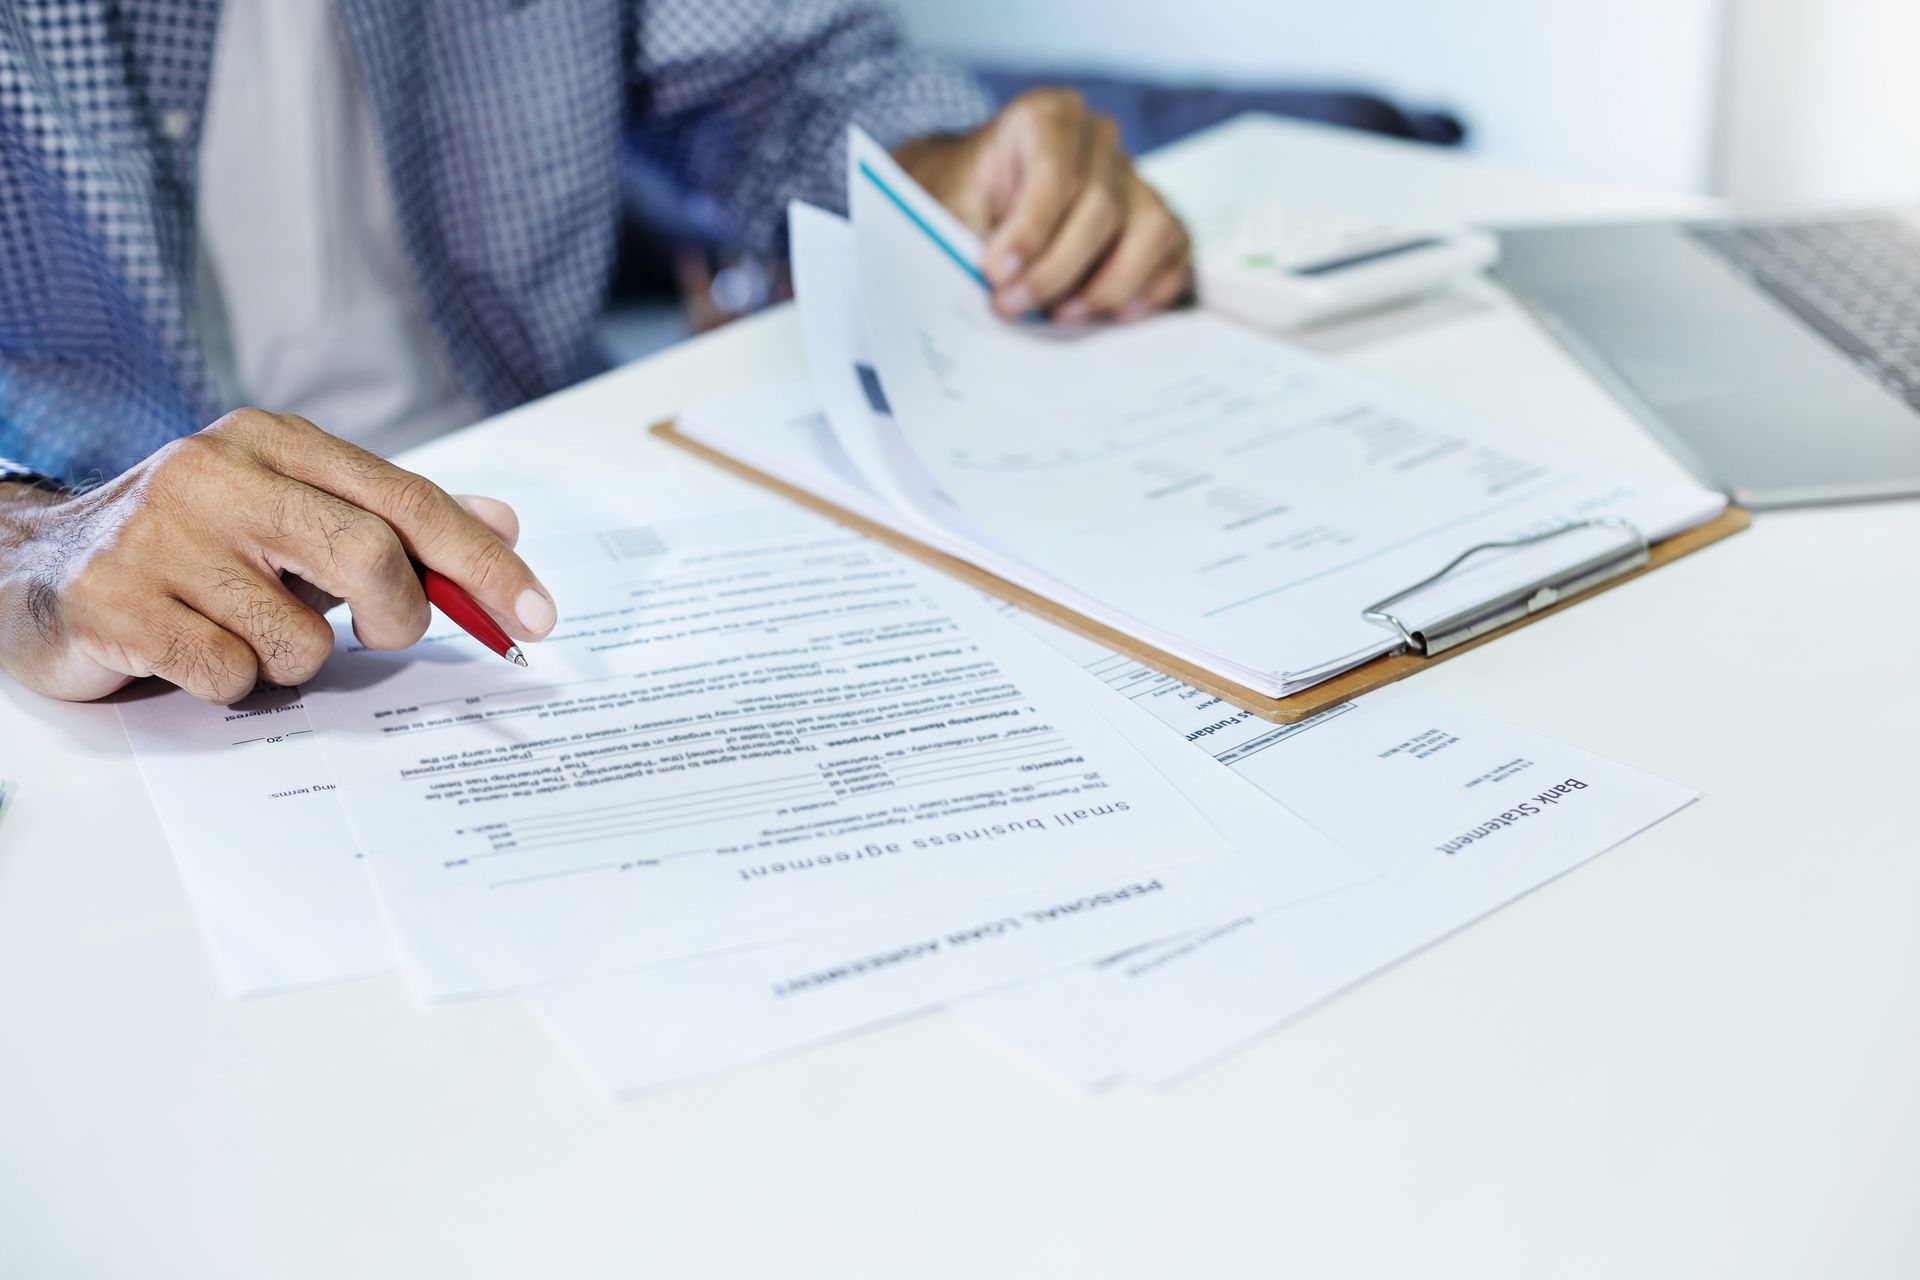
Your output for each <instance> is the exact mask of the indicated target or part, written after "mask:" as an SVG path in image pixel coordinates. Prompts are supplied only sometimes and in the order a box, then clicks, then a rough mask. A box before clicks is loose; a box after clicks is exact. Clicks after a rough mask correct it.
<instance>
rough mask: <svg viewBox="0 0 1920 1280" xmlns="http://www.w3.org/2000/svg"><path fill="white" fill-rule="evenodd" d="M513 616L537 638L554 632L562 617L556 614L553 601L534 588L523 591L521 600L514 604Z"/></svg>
mask: <svg viewBox="0 0 1920 1280" xmlns="http://www.w3.org/2000/svg"><path fill="white" fill-rule="evenodd" d="M513 616H514V617H516V618H518V619H520V625H521V626H523V627H525V628H526V629H527V630H529V631H531V632H533V634H535V635H537V636H543V635H545V634H547V632H549V631H551V630H553V624H554V623H555V622H558V621H559V620H560V615H559V614H558V613H556V612H554V608H553V601H551V600H549V599H547V598H546V596H544V595H542V594H541V593H540V592H539V591H537V590H535V589H534V588H532V587H528V588H527V589H526V590H525V591H522V592H521V593H520V598H519V599H518V600H515V601H514V602H513Z"/></svg>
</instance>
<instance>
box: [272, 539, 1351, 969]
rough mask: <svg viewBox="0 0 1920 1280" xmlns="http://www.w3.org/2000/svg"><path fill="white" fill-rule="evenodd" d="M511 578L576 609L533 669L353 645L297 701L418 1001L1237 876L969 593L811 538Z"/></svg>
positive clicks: (1034, 655) (658, 551)
mask: <svg viewBox="0 0 1920 1280" xmlns="http://www.w3.org/2000/svg"><path fill="white" fill-rule="evenodd" d="M528 554H529V556H530V558H532V559H533V560H534V562H536V563H538V564H540V566H541V571H542V574H543V577H544V578H545V580H546V581H547V583H548V585H549V586H550V587H552V588H553V589H554V590H555V593H556V596H557V597H563V598H565V599H567V600H568V601H569V602H570V606H569V612H568V614H567V615H566V620H565V621H564V622H563V624H562V626H561V628H560V630H559V631H557V632H556V633H555V635H553V636H552V637H550V638H549V639H547V640H546V641H545V642H543V643H542V644H541V646H540V647H539V650H538V658H539V661H538V663H537V665H536V666H535V667H533V668H530V669H527V670H522V669H520V668H517V667H513V666H510V665H508V664H505V663H501V662H499V661H498V660H497V659H495V658H493V657H492V656H491V655H486V654H482V653H480V652H479V651H477V650H476V649H475V648H474V647H473V646H472V645H471V644H470V642H465V641H464V638H462V637H458V636H457V635H450V634H447V633H446V632H444V631H443V630H439V629H436V630H434V631H430V632H429V634H428V637H427V639H426V641H425V642H423V644H422V645H421V646H416V648H415V649H413V650H409V651H405V652H402V653H375V652H371V651H368V650H365V649H362V648H360V647H358V646H357V645H356V644H354V643H353V642H352V640H351V638H350V636H349V634H347V633H346V632H345V629H344V626H343V627H342V632H341V634H340V637H339V651H338V652H337V653H336V656H335V658H334V659H333V661H331V662H330V663H329V664H328V666H327V668H326V669H325V671H324V672H323V674H322V676H321V678H320V680H319V681H318V682H317V683H316V685H315V686H314V687H313V688H311V689H310V690H308V691H307V697H306V699H305V700H306V702H307V704H308V708H309V711H310V714H311V715H312V717H313V720H314V723H315V726H316V727H317V728H318V730H319V731H320V737H321V740H322V741H323V743H324V744H325V745H326V747H327V749H328V753H329V756H330V758H331V760H332V762H333V765H334V769H335V772H336V774H337V775H338V777H339V780H340V784H341V792H340V794H341V796H342V798H343V800H344V802H345V805H346V808H347V811H348V814H349V817H350V819H351V821H352V823H353V826H354V828H355V830H356V832H357V833H358V835H359V837H360V843H361V845H362V846H363V847H364V848H365V849H367V851H368V854H369V864H370V866H371V869H372V871H373V874H374V878H375V880H376V883H377V884H378V886H379V888H380V891H381V894H382V898H383V901H384V904H385V906H386V909H387V912H388V915H389V917H390V919H391V920H392V921H393V923H394V926H395V929H396V932H397V934H398V936H399V938H400V940H401V945H402V947H403V949H404V951H405V952H406V956H407V960H408V965H409V969H410V972H411V976H412V977H413V979H414V980H415V983H416V985H417V987H418V988H419V990H420V991H421V992H422V993H423V994H425V995H428V996H430V997H437V996H450V995H458V994H470V993H478V992H484V991H492V990H501V989H506V988H511V987H519V986H523V985H526V984H530V983H535V982H542V981H551V980H557V979H562V978H569V977H581V976H591V975H594V974H602V973H608V972H617V971H620V970H623V969H632V968H639V967H643V966H645V965H649V964H657V963H662V962H665V961H670V960H676V959H684V958H688V957H693V956H698V955H704V954H711V953H716V952H721V951H726V950H730V949H736V948H742V947H748V946H754V945H763V944H768V943H773V942H779V941H783V940H787V939H792V938H797V937H803V936H807V935H810V934H816V933H820V932H822V931H827V930H834V929H841V928H850V927H854V926H858V925H863V924H869V923H876V922H879V921H883V920H887V919H890V918H897V917H906V916H916V915H926V914H928V913H930V912H935V911H941V910H950V909H951V910H957V909H959V908H962V907H964V906H966V905H967V904H970V903H979V902H985V901H994V900H1003V899H1009V898H1013V897H1023V898H1030V899H1032V900H1034V901H1039V900H1042V899H1045V898H1047V897H1049V896H1051V895H1058V894H1060V893H1061V892H1062V891H1067V890H1073V891H1076V892H1081V891H1085V892H1095V891H1100V890H1104V889H1106V888H1108V887H1110V886H1112V885H1115V884H1125V883H1131V882H1133V881H1136V880H1141V879H1143V878H1147V877H1150V875H1151V874H1152V873H1155V872H1161V871H1167V870H1169V869H1170V868H1173V867H1175V866H1177V865H1180V864H1183V863H1188V862H1198V861H1202V860H1207V859H1214V858H1223V857H1227V856H1230V855H1232V854H1233V853H1234V852H1235V850H1234V847H1233V845H1232V843H1231V841H1230V840H1228V839H1227V838H1226V837H1225V836H1223V835H1222V834H1221V833H1220V832H1219V831H1218V830H1217V829H1216V828H1215V827H1214V826H1213V825H1212V824H1211V823H1210V822H1209V821H1208V820H1207V818H1206V817H1205V816H1203V815H1202V814H1201V813H1200V812H1199V811H1198V810H1197V809H1196V808H1195V807H1194V805H1193V804H1191V803H1190V802H1189V801H1188V800H1186V799H1185V798H1184V797H1182V796H1181V795H1180V793H1179V791H1178V790H1177V789H1176V788H1175V787H1173V786H1172V785H1171V784H1170V783H1168V781H1167V780H1166V778H1165V777H1164V776H1163V775H1162V774H1161V773H1160V772H1159V771H1158V770H1156V769H1155V768H1154V767H1153V766H1152V765H1151V764H1150V763H1149V762H1148V761H1147V760H1146V759H1145V758H1144V757H1143V756H1142V755H1141V754H1140V753H1139V752H1138V751H1137V750H1135V749H1134V748H1132V747H1131V746H1130V745H1129V744H1128V743H1127V742H1126V741H1125V740H1123V739H1116V738H1115V735H1114V734H1113V733H1112V732H1111V730H1110V729H1109V728H1108V725H1107V723H1106V721H1105V720H1104V719H1103V718H1102V717H1101V716H1100V715H1099V714H1098V713H1097V712H1096V711H1094V710H1093V709H1092V708H1091V706H1090V705H1089V704H1088V703H1087V701H1086V700H1085V699H1084V698H1083V697H1082V696H1081V695H1080V694H1079V693H1077V692H1076V691H1075V689H1074V686H1073V683H1072V682H1071V681H1062V680H1060V679H1059V678H1058V668H1057V666H1056V665H1054V659H1053V658H1052V656H1051V655H1049V654H1047V653H1046V652H1045V651H1044V649H1043V648H1040V647H1037V646H1035V645H1034V644H1033V642H1032V641H1031V639H1030V638H1029V637H1027V636H1025V635H1024V634H1023V633H1022V632H1021V631H1020V630H1019V629H1018V628H1017V627H1015V626H1013V625H1012V624H1010V623H1008V622H1007V621H1006V620H1005V619H1003V618H1001V617H999V616H998V615H997V614H996V613H995V611H994V610H993V609H992V608H990V607H989V606H987V605H986V604H985V603H984V602H983V601H981V600H980V599H979V598H978V597H977V596H976V595H975V594H974V593H973V592H971V591H970V590H968V589H966V588H964V587H961V586H960V585H958V584H957V583H954V582H953V581H951V580H949V579H947V578H945V577H943V576H942V575H939V574H937V573H934V572H933V571H931V570H927V569H924V568H922V567H920V566H918V565H916V564H914V563H913V562H911V561H909V560H906V559H905V558H903V557H900V556H897V555H895V554H894V553H892V552H890V551H888V550H887V549H886V548H884V547H881V546H879V545H877V544H875V543H873V542H871V541H868V540H865V539H862V538H859V537H857V536H854V535H852V534H849V533H847V532H845V531H844V530H841V529H839V528H837V527H835V526H833V525H831V524H828V523H827V522H825V521H823V520H820V519H818V518H816V517H812V516H810V515H808V514H807V513H805V512H801V511H798V510H795V509H793V508H790V507H786V506H784V505H774V504H770V503H769V504H764V505H761V506H757V507H750V508H746V509H743V510H739V511H733V512H725V513H716V514H713V515H709V516H705V517H697V518H691V519H686V520H677V521H669V522H664V523H662V524H658V525H652V526H641V527H634V528H628V529H622V530H615V531H609V532H605V533H602V534H599V535H597V536H588V537H577V538H570V539H564V540H560V541H559V542H558V543H548V544H544V545H540V546H537V547H534V548H531V549H529V551H528ZM1329 856H1335V857H1337V855H1334V854H1332V853H1331V851H1329Z"/></svg>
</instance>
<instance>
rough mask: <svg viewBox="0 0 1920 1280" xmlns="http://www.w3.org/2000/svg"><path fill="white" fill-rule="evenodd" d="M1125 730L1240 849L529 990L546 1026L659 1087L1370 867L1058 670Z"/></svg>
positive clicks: (1334, 883) (599, 1062)
mask: <svg viewBox="0 0 1920 1280" xmlns="http://www.w3.org/2000/svg"><path fill="white" fill-rule="evenodd" d="M1058 678H1059V679H1060V680H1061V681H1063V682H1066V683H1070V684H1079V685H1082V686H1085V687H1086V688H1088V689H1090V690H1091V694H1092V696H1094V697H1098V698H1100V699H1101V700H1102V702H1103V705H1101V706H1100V708H1099V709H1100V711H1101V712H1102V714H1103V716H1105V717H1108V718H1109V719H1110V720H1111V723H1112V724H1113V727H1114V729H1115V730H1117V731H1118V732H1119V733H1120V735H1121V736H1122V737H1123V738H1124V739H1125V740H1126V741H1127V742H1129V743H1131V744H1133V745H1134V746H1135V747H1136V748H1137V749H1138V750H1139V751H1140V752H1141V754H1142V755H1144V756H1146V757H1147V758H1148V759H1149V760H1151V761H1152V762H1153V763H1154V765H1155V767H1156V768H1158V769H1159V770H1160V771H1161V772H1163V773H1164V774H1165V775H1166V777H1167V780H1168V781H1169V782H1171V783H1172V784H1173V785H1174V786H1175V787H1177V788H1178V789H1179V791H1180V793H1181V794H1182V795H1183V796H1185V797H1186V799H1187V800H1188V801H1189V802H1191V803H1192V804H1194V805H1195V806H1196V807H1197V808H1198V809H1199V810H1200V811H1201V812H1202V813H1204V814H1206V816H1207V818H1208V819H1209V821H1210V822H1212V824H1213V825H1214V826H1215V827H1216V828H1217V829H1218V830H1220V831H1221V832H1222V833H1223V834H1224V835H1226V836H1227V838H1228V839H1229V841H1230V842H1231V843H1232V844H1233V846H1234V847H1235V848H1236V849H1237V850H1239V851H1240V854H1239V856H1238V857H1235V858H1221V859H1211V860H1207V861H1203V862H1196V863H1189V864H1186V865H1182V866H1176V867H1169V868H1163V869H1161V870H1159V871H1156V872H1153V873H1151V874H1150V875H1145V876H1131V877H1119V878H1113V879H1109V880H1106V881H1103V882H1101V881H1096V882H1092V883H1089V884H1086V885H1084V886H1081V887H1079V888H1077V889H1075V890H1072V891H1069V892H1066V893H1056V894H1050V895H1045V896H1042V897H1039V898H1035V897H1031V896H1027V897H1017V898H1011V899H1004V900H1000V901H996V902H991V903H985V904H977V905H972V906H968V907H965V908H962V909H960V910H952V909H946V910H942V911H939V912H935V913H930V914H928V915H924V916H920V917H916V918H913V919H906V920H893V921H887V922H885V923H883V924H879V925H871V926H864V927H859V928H855V929H851V930H840V931H836V932H832V933H828V934H824V935H817V936H813V937H808V938H802V939H798V940H796V941H793V942H790V943H786V944H781V945H778V946H771V947H760V948H754V949H751V950H745V951H736V952H729V953H726V954H722V955H717V956H709V957H704V958H701V959H696V960H691V961H685V962H682V963H678V964H672V965H663V966H657V967H654V968H650V969H644V970H639V971H636V972H632V973H623V974H612V975H608V976H605V977H600V978H593V979H588V980H585V981H576V982H564V983H557V984H552V985H548V986H542V987H537V988H535V989H534V990H533V991H531V992H530V993H529V998H530V999H531V1001H532V1002H533V1004H534V1007H535V1008H536V1009H538V1010H539V1011H540V1013H541V1015H542V1017H543V1019H544V1020H545V1021H546V1023H547V1025H548V1027H549V1029H551V1030H552V1031H553V1033H554V1035H555V1036H556V1037H557V1038H558V1039H559V1040H560V1041H561V1043H562V1044H564V1045H565V1046H566V1047H567V1048H568V1049H569V1051H570V1052H571V1053H572V1055H573V1056H574V1058H575V1059H576V1060H577V1061H578V1062H579V1063H580V1064H581V1066H582V1067H583V1068H584V1069H585V1070H586V1071H587V1073H588V1074H589V1075H591V1076H592V1077H594V1078H595V1079H596V1080H597V1081H598V1082H599V1083H600V1085H601V1086H602V1087H603V1088H604V1089H606V1090H607V1091H608V1092H610V1093H615V1094H625V1093H635V1092H643V1091H647V1090H653V1089H659V1088H662V1087H665V1086H667V1085H670V1084H675V1083H679V1082H681V1081H685V1080H689V1079H693V1078H696V1077H699V1076H703V1075H709V1074H712V1073H713V1072H716V1071H722V1070H728V1069H731V1068H735V1067H739V1066H743V1065H746V1064H748V1063H751V1062H755V1061H759V1060H761V1059H765V1058H769V1057H773V1056H775V1055H777V1054H781V1053H786V1052H790V1051H792V1050H794V1049H798V1048H801V1047H803V1046H806V1045H809V1044H813V1043H817V1042H819V1041H821V1040H825V1039H829V1038H833V1037H837V1036H843V1035H847V1034H849V1033H852V1032H854V1031H858V1030H861V1029H864V1028H867V1027H872V1026H875V1025H878V1024H880V1023H884V1022H888V1021H891V1020H894V1019H898V1018H901V1017H905V1016H907V1015H910V1014H913V1013H918V1012H921V1011H924V1010H927V1009H931V1008H934V1007H937V1006H939V1005H941V1004H943V1003H946V1002H948V1001H951V1000H955V999H958V998H960V997H963V996H966V995H970V994H973V993H976V992H980V991H984V990H988V989H991V988H994V987H997V986H1002V985H1005V984H1009V983H1015V982H1022V981H1027V980H1030V979H1033V978H1035V977H1039V976H1041V975H1044V974H1047V973H1050V972H1055V971H1059V970H1062V969H1065V968H1066V967H1068V966H1070V965H1073V964H1075V963H1078V962H1080V961H1084V960H1094V959H1098V958H1099V957H1101V956H1105V955H1109V954H1111V953H1112V952H1114V951H1115V950H1119V949H1122V948H1126V947H1135V946H1139V945H1142V944H1145V943H1150V942H1153V941H1154V940H1156V939H1158V938H1162V937H1167V936H1172V935H1176V934H1181V933H1186V932H1190V931H1192V930H1195V929H1200V928H1204V927H1211V926H1214V925H1217V924H1219V923H1221V922H1222V921H1225V920H1228V919H1232V918H1235V917H1237V916H1238V915H1240V914H1243V913H1244V912H1246V911H1249V910H1255V909H1257V908H1256V907H1255V904H1256V903H1261V902H1266V903H1272V904H1276V905H1277V904H1280V903H1285V902H1294V901H1301V900H1305V899H1309V898H1313V897H1316V896H1318V895H1320V894H1323V893H1327V892H1331V891H1333V890H1336V889H1341V888H1344V887H1345V886H1347V885H1350V884H1353V883H1357V882H1358V880H1359V879H1361V878H1364V877H1365V876H1367V875H1370V874H1371V873H1370V872H1367V871H1365V870H1363V869H1361V868H1360V867H1359V866H1358V864H1357V863H1356V861H1355V860H1353V859H1352V858H1350V857H1348V856H1346V855H1345V854H1344V853H1341V852H1338V851H1336V850H1335V848H1334V846H1333V845H1332V843H1331V842H1330V841H1328V840H1327V838H1326V837H1325V836H1324V835H1322V834H1321V833H1319V832H1318V831H1316V830H1314V829H1313V828H1311V827H1309V826H1308V825H1307V824H1306V823H1304V822H1302V821H1300V819H1298V818H1297V817H1295V816H1294V815H1293V814H1291V813H1289V812H1288V811H1287V810H1285V809H1284V808H1282V807H1280V806H1279V805H1277V804H1275V803H1274V802H1273V801H1272V800H1271V799H1269V798H1268V797H1266V796H1264V795H1262V794H1261V793H1260V792H1259V791H1258V790H1257V789H1256V788H1254V787H1252V786H1251V785H1249V784H1248V783H1247V782H1245V781H1244V780H1243V779H1241V778H1240V777H1238V776H1237V775H1236V774H1235V773H1234V772H1233V771H1232V770H1229V769H1223V768H1221V767H1220V766H1219V765H1218V764H1217V763H1215V762H1214V761H1213V760H1211V759H1209V758H1208V757H1207V756H1206V755H1205V754H1204V753H1202V752H1198V751H1194V750H1192V749H1191V748H1189V747H1188V746H1186V744H1185V743H1183V742H1181V741H1180V740H1179V739H1178V738H1177V737H1176V736H1174V735H1172V734H1169V733H1168V732H1167V730H1166V727H1165V726H1164V725H1162V724H1160V723H1159V722H1158V721H1157V720H1155V719H1154V718H1153V717H1152V716H1150V715H1147V714H1146V713H1145V712H1143V711H1141V710H1139V709H1137V708H1136V707H1134V706H1133V705H1132V704H1131V703H1129V702H1127V701H1126V700H1125V699H1119V698H1114V697H1112V696H1111V694H1109V693H1108V692H1107V691H1106V690H1104V689H1102V688H1101V687H1100V686H1099V684H1098V682H1096V681H1094V680H1093V679H1092V678H1091V677H1089V676H1087V675H1086V674H1085V673H1083V672H1081V671H1078V670H1076V669H1074V668H1073V667H1072V666H1071V665H1069V664H1067V663H1065V662H1064V661H1061V662H1060V668H1059V671H1058Z"/></svg>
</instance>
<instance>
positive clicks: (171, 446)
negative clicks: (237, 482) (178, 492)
mask: <svg viewBox="0 0 1920 1280" xmlns="http://www.w3.org/2000/svg"><path fill="white" fill-rule="evenodd" d="M232 416H233V415H232V414H229V415H227V418H222V419H221V420H220V422H216V423H214V424H213V425H212V426H210V427H205V428H202V429H201V430H199V431H196V432H194V433H193V434H192V435H187V436H181V437H180V438H179V439H178V440H171V441H168V442H167V443H166V444H164V445H162V446H160V448H158V449H156V450H154V452H153V456H152V458H151V459H150V461H149V463H148V473H149V476H150V479H151V482H152V483H153V484H155V485H159V486H163V487H172V486H176V485H184V484H192V483H195V482H197V481H200V480H203V479H205V478H206V477H207V476H209V475H212V474H213V473H215V472H217V471H220V470H221V469H223V468H224V467H225V466H226V465H227V463H228V452H227V441H228V440H229V439H230V438H232V436H233V434H234V432H233V431H231V430H223V429H222V425H221V424H222V423H225V422H226V421H227V420H228V419H229V418H231V417H232Z"/></svg>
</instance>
